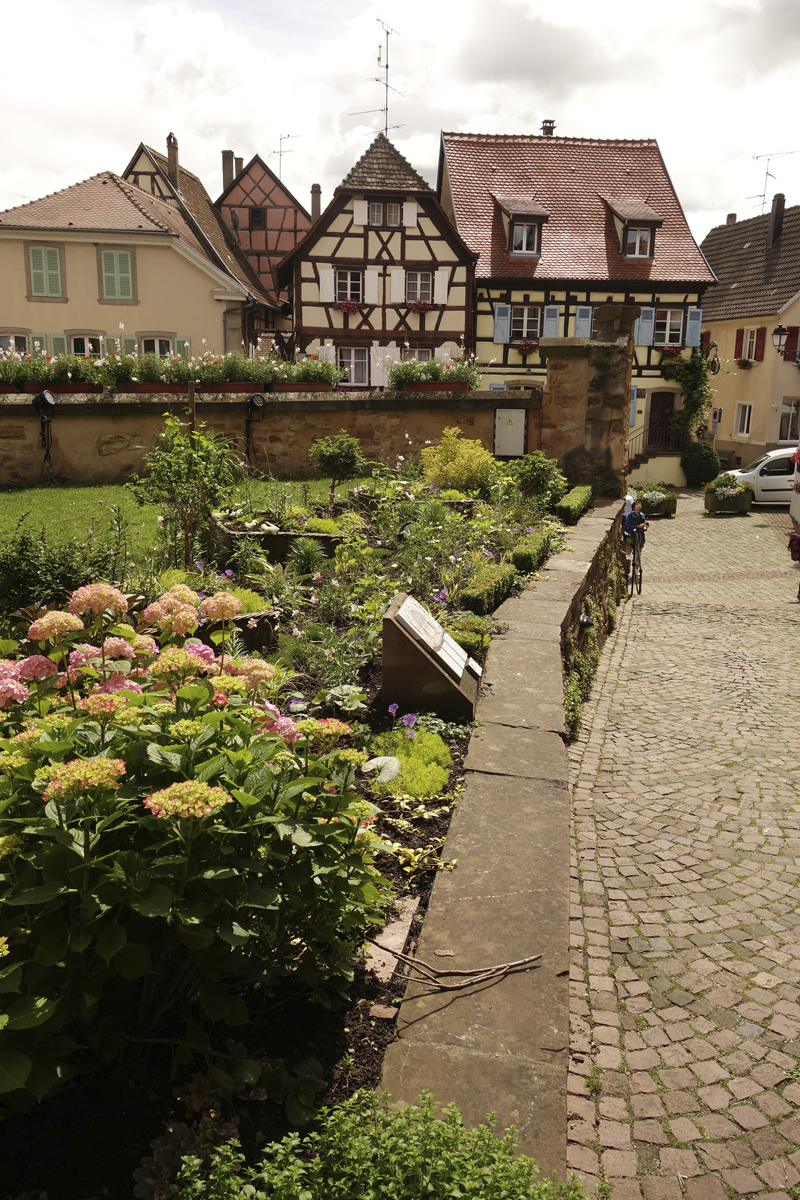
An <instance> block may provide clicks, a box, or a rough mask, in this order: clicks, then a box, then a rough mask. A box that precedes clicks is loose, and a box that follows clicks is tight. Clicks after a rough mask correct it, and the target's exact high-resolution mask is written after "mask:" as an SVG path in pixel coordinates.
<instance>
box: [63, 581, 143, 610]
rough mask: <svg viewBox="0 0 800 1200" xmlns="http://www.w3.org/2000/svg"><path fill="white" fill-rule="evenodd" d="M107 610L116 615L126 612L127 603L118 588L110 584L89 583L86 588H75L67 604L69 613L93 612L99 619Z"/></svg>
mask: <svg viewBox="0 0 800 1200" xmlns="http://www.w3.org/2000/svg"><path fill="white" fill-rule="evenodd" d="M107 609H110V611H111V612H113V613H118V614H119V613H126V612H127V611H128V601H127V600H126V599H125V597H124V596H123V594H122V592H121V591H120V590H119V588H115V587H112V586H111V584H110V583H90V584H89V585H88V586H87V587H80V588H77V590H76V591H74V592H73V593H72V598H71V600H70V602H69V611H70V612H71V613H85V612H93V613H94V614H95V615H96V616H98V617H99V616H100V615H101V614H102V613H104V612H105V611H106V610H107Z"/></svg>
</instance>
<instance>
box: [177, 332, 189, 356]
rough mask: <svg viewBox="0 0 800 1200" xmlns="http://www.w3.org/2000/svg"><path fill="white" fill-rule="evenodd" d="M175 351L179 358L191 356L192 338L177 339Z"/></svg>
mask: <svg viewBox="0 0 800 1200" xmlns="http://www.w3.org/2000/svg"><path fill="white" fill-rule="evenodd" d="M175 353H176V354H177V356H178V358H191V355H192V342H191V338H187V337H182V338H176V339H175Z"/></svg>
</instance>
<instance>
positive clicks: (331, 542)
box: [212, 523, 344, 563]
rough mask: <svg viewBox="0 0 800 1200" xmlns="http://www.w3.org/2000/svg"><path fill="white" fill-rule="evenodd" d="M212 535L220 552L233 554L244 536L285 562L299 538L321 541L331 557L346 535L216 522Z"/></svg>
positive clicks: (273, 558)
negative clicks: (264, 530) (273, 530)
mask: <svg viewBox="0 0 800 1200" xmlns="http://www.w3.org/2000/svg"><path fill="white" fill-rule="evenodd" d="M212 537H213V540H214V543H215V548H216V549H217V551H218V552H221V553H222V554H223V555H224V554H232V553H233V551H234V549H235V548H236V545H237V544H240V543H241V539H242V538H247V539H250V540H251V541H254V542H256V543H257V544H258V545H259V546H260V547H261V549H262V550H265V551H266V553H267V556H268V558H269V559H270V561H271V562H279V563H285V562H288V561H289V554H290V552H291V549H292V546H293V545H294V544H295V542H296V541H297V539H298V538H301V537H306V538H313V539H314V541H315V542H319V544H320V546H321V547H322V549H323V550H324V551H325V553H326V554H327V555H328V556H329V557H330V556H331V555H332V554H333V552H334V550H335V549H336V547H337V546H338V545H339V544H340V543H341V542H342V541H344V535H343V534H338V533H305V532H304V531H303V530H302V529H292V530H285V531H281V532H280V533H262V532H261V531H260V530H258V529H253V530H250V529H231V528H230V527H229V526H227V525H222V524H220V523H215V524H214V526H213V527H212Z"/></svg>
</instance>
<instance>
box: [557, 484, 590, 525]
mask: <svg viewBox="0 0 800 1200" xmlns="http://www.w3.org/2000/svg"><path fill="white" fill-rule="evenodd" d="M591 504H592V488H591V485H590V484H588V483H582V484H579V485H578V486H577V487H574V488H573V489H572V491H570V492H567V494H566V496H564V498H563V500H559V502H558V504H557V505H556V516H557V517H558V519H559V520H560V521H563V522H564V524H565V525H577V523H578V521H580V519H581V517H582V516H583V514H584V513H585V512H586V511H587V510H588V509H589V508H590V507H591Z"/></svg>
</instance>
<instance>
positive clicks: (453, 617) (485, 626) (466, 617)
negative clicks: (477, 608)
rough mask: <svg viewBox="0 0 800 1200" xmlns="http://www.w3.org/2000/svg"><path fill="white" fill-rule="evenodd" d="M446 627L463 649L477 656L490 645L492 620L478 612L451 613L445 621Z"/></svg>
mask: <svg viewBox="0 0 800 1200" xmlns="http://www.w3.org/2000/svg"><path fill="white" fill-rule="evenodd" d="M444 627H445V629H446V630H447V632H448V633H449V634H450V637H451V638H452V639H453V641H454V642H458V644H459V646H460V647H461V649H462V650H466V652H467V654H470V655H472V657H473V658H477V656H478V655H479V654H482V653H483V651H484V650H485V649H486V647H487V646H488V645H489V638H490V636H491V629H492V622H491V620H487V618H486V617H479V616H478V615H477V614H476V613H468V612H456V613H451V614H450V615H449V616H448V617H447V618H446V619H445V621H444Z"/></svg>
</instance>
